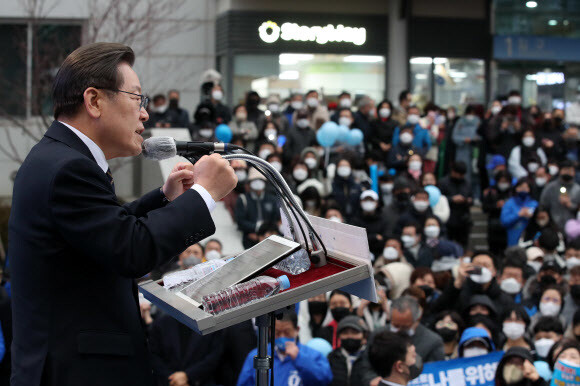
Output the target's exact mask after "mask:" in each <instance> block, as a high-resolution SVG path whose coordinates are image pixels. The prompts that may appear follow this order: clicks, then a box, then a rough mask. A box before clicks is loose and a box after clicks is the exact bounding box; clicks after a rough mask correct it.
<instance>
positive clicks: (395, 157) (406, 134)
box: [387, 125, 420, 174]
mask: <svg viewBox="0 0 580 386" xmlns="http://www.w3.org/2000/svg"><path fill="white" fill-rule="evenodd" d="M400 138H401V140H400V141H399V142H398V143H397V144H396V145H395V144H394V143H393V147H392V149H391V150H390V151H389V153H388V158H387V167H389V168H392V169H395V170H396V171H397V172H399V174H402V173H401V172H403V173H404V172H405V171H406V170H407V169H408V165H407V164H408V162H409V158H410V157H411V156H412V155H414V154H420V152H419V150H418V149H417V148H415V147H414V146H413V127H412V126H411V125H405V126H403V127H402V129H401V135H400Z"/></svg>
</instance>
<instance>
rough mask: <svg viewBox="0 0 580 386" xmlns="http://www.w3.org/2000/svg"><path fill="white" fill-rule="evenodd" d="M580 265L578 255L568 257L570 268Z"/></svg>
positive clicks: (567, 264)
mask: <svg viewBox="0 0 580 386" xmlns="http://www.w3.org/2000/svg"><path fill="white" fill-rule="evenodd" d="M579 265H580V259H579V258H577V257H576V256H574V257H571V258H569V259H566V267H568V270H570V269H572V268H574V267H577V266H579Z"/></svg>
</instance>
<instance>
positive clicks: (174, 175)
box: [163, 162, 193, 201]
mask: <svg viewBox="0 0 580 386" xmlns="http://www.w3.org/2000/svg"><path fill="white" fill-rule="evenodd" d="M192 186H193V165H192V164H190V163H189V162H179V163H177V164H176V165H175V166H174V167H173V170H171V173H169V177H167V181H165V184H164V185H163V194H165V197H167V199H168V200H169V201H173V200H175V199H176V198H177V197H179V196H181V195H182V194H183V193H184V192H186V191H187V190H188V189H191V187H192Z"/></svg>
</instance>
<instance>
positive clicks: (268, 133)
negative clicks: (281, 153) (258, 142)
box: [264, 129, 278, 141]
mask: <svg viewBox="0 0 580 386" xmlns="http://www.w3.org/2000/svg"><path fill="white" fill-rule="evenodd" d="M277 136H278V131H276V129H266V130H264V137H266V138H268V139H269V140H270V141H274V140H275V139H276V137H277Z"/></svg>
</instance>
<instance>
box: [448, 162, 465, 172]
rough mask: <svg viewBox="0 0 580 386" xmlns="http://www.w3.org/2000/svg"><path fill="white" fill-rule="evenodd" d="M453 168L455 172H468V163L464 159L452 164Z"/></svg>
mask: <svg viewBox="0 0 580 386" xmlns="http://www.w3.org/2000/svg"><path fill="white" fill-rule="evenodd" d="M451 170H452V171H454V172H455V173H459V174H465V173H467V165H465V162H463V161H456V162H454V163H453V164H452V165H451Z"/></svg>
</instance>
